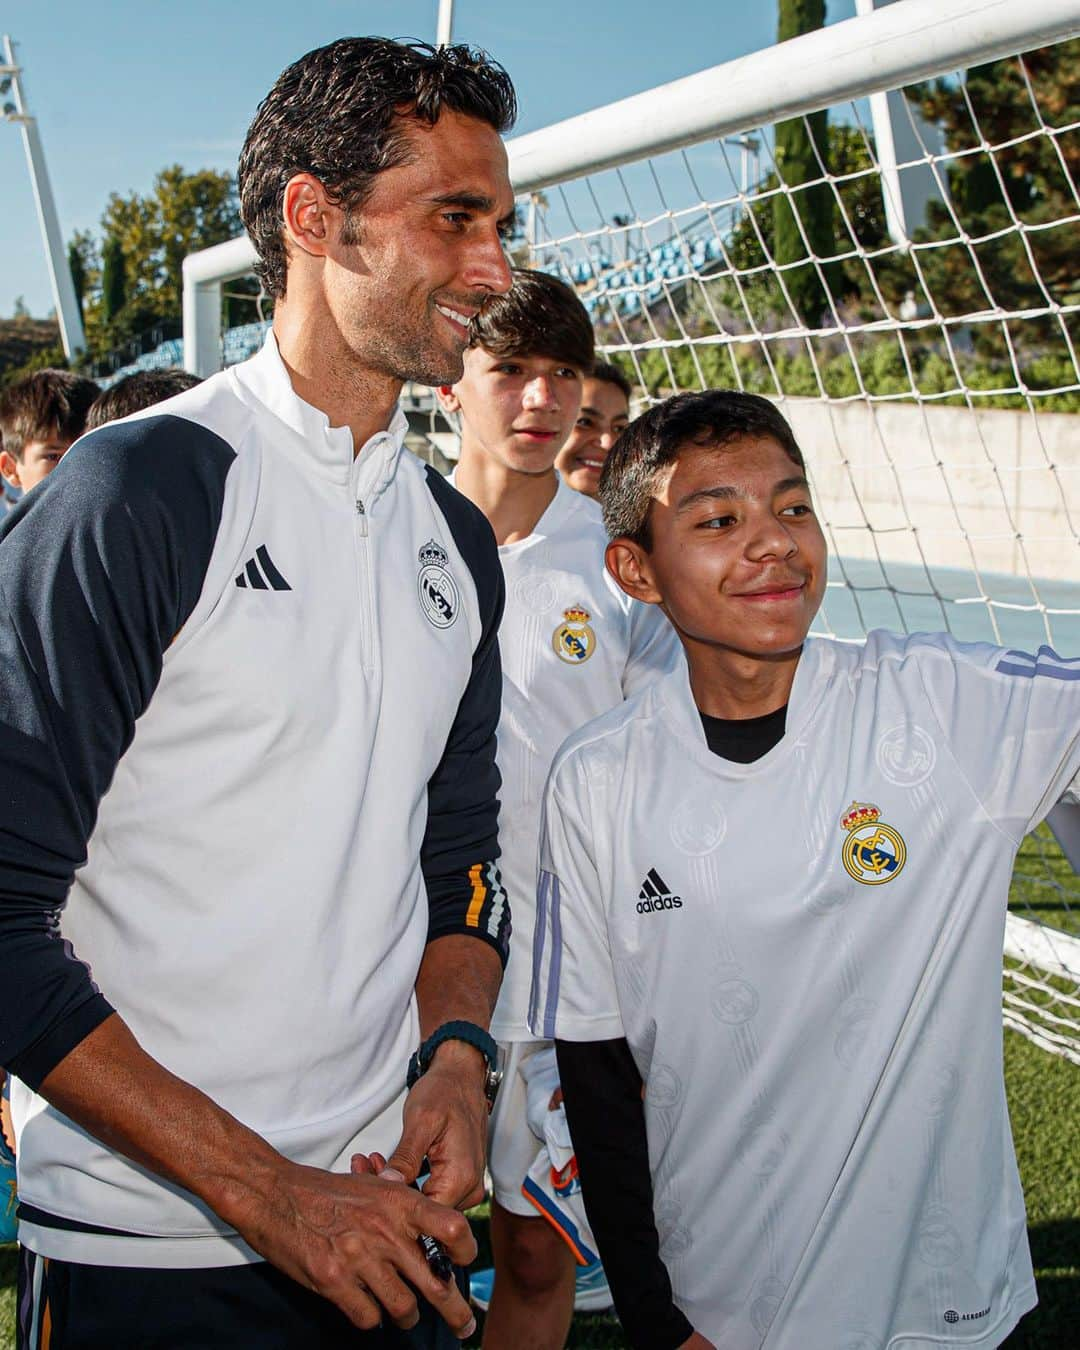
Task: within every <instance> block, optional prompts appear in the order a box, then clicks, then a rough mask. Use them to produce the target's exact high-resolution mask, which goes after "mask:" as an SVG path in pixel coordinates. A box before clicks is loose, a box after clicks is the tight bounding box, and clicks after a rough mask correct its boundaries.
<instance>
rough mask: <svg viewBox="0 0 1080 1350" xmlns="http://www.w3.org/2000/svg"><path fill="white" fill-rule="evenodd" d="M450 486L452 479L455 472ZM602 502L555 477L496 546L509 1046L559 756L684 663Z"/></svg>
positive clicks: (520, 1014) (521, 1003)
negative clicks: (519, 529) (516, 533)
mask: <svg viewBox="0 0 1080 1350" xmlns="http://www.w3.org/2000/svg"><path fill="white" fill-rule="evenodd" d="M450 481H451V482H453V475H451V476H450ZM606 546H607V533H606V532H605V530H604V524H603V520H602V517H601V513H600V507H599V506H598V505H597V504H596V502H594V501H593V500H592V499H591V498H589V497H586V496H584V495H583V494H582V493H580V492H575V491H574V489H573V488H570V487H567V485H566V484H565V483H564V482H563V481H562V479H560V480H559V486H558V489H557V491H556V493H555V496H554V498H553V499H552V501H551V504H550V505H549V506H548V508H547V510H546V511H545V512H544V514H543V515H542V516H541V517H540V519H539V521H538V522H537V524H536V528H535V529H534V530H533V532H532V534H530V535H529V536H528V538H526V539H520V540H518V541H517V542H516V543H513V544H504V545H502V546H501V547H500V549H499V561H500V562H501V563H502V569H503V575H504V577H505V578H506V609H505V611H504V612H503V619H502V625H501V626H500V628H499V650H500V654H501V657H502V671H503V707H502V716H501V718H500V720H499V751H498V765H499V772H500V773H501V774H502V780H503V781H502V790H501V792H500V794H499V799H500V802H501V810H500V812H499V845H500V848H501V856H500V858H499V869H500V872H501V873H502V879H503V884H504V886H505V888H506V893H507V896H508V898H509V901H510V911H511V914H512V916H513V934H512V936H511V938H510V960H509V962H508V964H507V967H506V974H505V976H504V977H503V984H502V990H501V992H500V994H499V1002H498V1005H497V1006H496V1009H495V1015H494V1017H493V1018H492V1024H491V1031H492V1035H493V1036H495V1037H496V1038H497V1039H499V1040H502V1041H523V1040H524V1041H527V1040H533V1039H535V1038H534V1037H533V1035H532V1033H531V1032H530V1031H529V1027H528V1021H527V1014H528V1009H529V984H530V969H529V953H530V951H531V949H532V938H533V927H534V925H535V922H536V870H537V852H538V850H537V841H538V838H539V833H540V803H541V797H542V794H543V789H544V783H545V781H546V779H547V775H548V770H549V769H550V767H551V761H552V759H554V757H555V752H556V751H557V750H558V748H559V746H560V745H562V743H563V741H565V740H566V738H567V736H569V735H570V733H571V732H572V731H575V730H577V728H578V727H580V726H582V725H583V724H584V723H585V722H587V721H589V719H590V718H592V717H596V716H597V715H598V714H600V713H602V712H606V711H607V710H608V709H609V708H613V707H615V706H616V704H619V703H621V702H622V701H623V699H625V698H627V697H629V695H631V694H634V693H636V692H637V691H638V690H639V689H641V688H643V687H644V686H645V685H646V684H648V683H650V682H651V681H652V680H655V679H656V677H657V676H658V675H659V674H666V673H667V672H668V671H670V670H671V669H672V668H673V666H674V665H675V664H676V663H678V664H679V665H682V664H683V658H682V648H681V646H680V645H679V641H678V639H677V637H676V636H675V631H674V629H673V628H672V627H671V625H670V624H669V623H668V621H667V618H666V617H665V616H664V614H663V613H662V612H661V611H660V610H659V609H658V608H657V607H656V606H655V605H644V604H641V603H640V602H639V601H636V600H631V599H630V597H629V596H628V595H626V594H625V592H623V591H621V590H620V589H619V587H618V586H617V585H616V584H615V582H614V581H613V580H612V579H611V577H610V576H609V574H608V572H607V569H606V568H605V566H604V549H605V548H606Z"/></svg>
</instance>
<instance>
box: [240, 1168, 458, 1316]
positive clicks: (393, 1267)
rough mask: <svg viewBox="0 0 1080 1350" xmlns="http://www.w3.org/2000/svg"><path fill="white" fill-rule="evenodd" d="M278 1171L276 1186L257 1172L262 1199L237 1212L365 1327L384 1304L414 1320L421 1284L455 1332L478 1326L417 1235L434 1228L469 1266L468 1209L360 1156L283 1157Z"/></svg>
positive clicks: (253, 1234) (260, 1241)
mask: <svg viewBox="0 0 1080 1350" xmlns="http://www.w3.org/2000/svg"><path fill="white" fill-rule="evenodd" d="M274 1172H275V1177H274V1186H273V1189H272V1190H270V1191H268V1190H267V1188H266V1187H264V1186H262V1185H260V1184H258V1182H256V1186H255V1188H254V1189H255V1193H256V1194H258V1195H259V1197H260V1199H259V1200H258V1201H253V1200H251V1199H250V1198H249V1199H248V1201H246V1202H245V1203H244V1204H242V1205H241V1206H240V1207H239V1210H238V1212H237V1213H236V1214H234V1215H233V1216H232V1219H233V1223H234V1224H235V1226H236V1228H237V1231H238V1232H239V1233H240V1234H241V1236H242V1237H243V1238H244V1239H245V1240H246V1241H247V1242H248V1243H249V1244H250V1245H251V1246H252V1247H254V1248H255V1250H256V1251H257V1252H259V1253H260V1255H262V1256H265V1257H266V1259H267V1260H268V1261H272V1262H273V1264H274V1265H275V1266H277V1267H278V1268H279V1269H280V1270H283V1271H284V1272H285V1273H286V1274H287V1275H290V1276H291V1277H292V1278H293V1279H294V1280H296V1281H297V1282H298V1283H299V1284H302V1285H303V1286H304V1287H305V1288H307V1289H313V1290H314V1291H315V1292H316V1293H319V1294H322V1295H323V1297H324V1298H328V1299H329V1300H330V1301H331V1302H332V1303H335V1304H336V1305H337V1306H338V1307H339V1308H340V1309H341V1311H342V1312H343V1313H344V1314H345V1316H346V1317H348V1318H349V1319H350V1321H352V1322H353V1323H355V1325H356V1326H358V1327H360V1328H362V1329H363V1330H366V1331H367V1330H371V1329H372V1328H373V1327H376V1326H378V1325H379V1323H380V1322H381V1320H382V1316H383V1311H384V1310H385V1313H386V1315H387V1316H388V1317H389V1318H390V1319H391V1320H392V1321H393V1322H394V1323H395V1324H396V1325H397V1326H399V1327H402V1328H404V1329H408V1328H409V1327H413V1326H415V1325H416V1323H417V1321H418V1320H419V1315H420V1314H419V1310H418V1308H417V1303H416V1295H415V1293H414V1292H413V1291H414V1290H415V1291H417V1292H419V1293H420V1294H421V1295H423V1297H424V1298H426V1299H427V1301H428V1302H429V1303H431V1304H432V1306H433V1307H434V1308H435V1309H436V1311H437V1312H438V1313H439V1314H440V1315H441V1316H442V1317H443V1318H444V1320H445V1321H446V1322H447V1324H448V1325H449V1326H450V1328H451V1330H453V1332H454V1333H455V1334H456V1335H457V1336H458V1337H460V1338H461V1339H465V1338H466V1337H468V1336H470V1335H472V1333H473V1331H474V1330H475V1327H476V1321H475V1318H474V1317H473V1315H472V1312H471V1310H470V1308H469V1305H468V1304H467V1303H466V1302H465V1300H464V1299H463V1298H462V1296H461V1293H460V1291H459V1290H458V1288H457V1286H456V1285H455V1284H454V1283H453V1281H451V1282H450V1283H449V1284H445V1283H443V1281H441V1280H440V1279H438V1278H437V1277H436V1276H435V1275H434V1274H433V1273H432V1272H431V1270H430V1269H429V1267H428V1264H427V1262H426V1261H425V1259H424V1255H423V1252H422V1251H421V1249H420V1247H419V1246H418V1244H417V1237H418V1236H419V1235H420V1234H421V1233H427V1234H430V1235H431V1236H432V1237H434V1238H436V1239H437V1240H438V1241H439V1242H441V1243H442V1244H443V1246H444V1247H445V1248H446V1251H447V1254H448V1255H449V1257H450V1259H451V1260H452V1261H453V1262H454V1263H455V1264H456V1265H460V1266H467V1265H468V1264H469V1262H470V1261H472V1260H473V1259H474V1258H475V1256H476V1242H475V1241H474V1239H473V1236H472V1233H471V1231H470V1229H469V1224H468V1221H467V1220H466V1219H465V1218H463V1217H462V1215H460V1214H458V1213H455V1212H454V1211H453V1210H452V1209H447V1208H446V1207H445V1206H444V1205H440V1204H437V1203H436V1202H435V1201H433V1200H431V1199H429V1198H428V1197H427V1196H424V1195H421V1194H420V1192H419V1191H415V1190H412V1189H411V1188H409V1187H406V1186H403V1185H402V1184H401V1183H400V1182H395V1181H391V1180H385V1181H384V1180H380V1179H379V1178H378V1177H377V1176H373V1175H371V1174H370V1172H369V1171H368V1169H366V1168H364V1167H363V1166H359V1165H354V1168H353V1174H352V1175H350V1176H340V1175H337V1174H335V1173H330V1172H323V1171H321V1170H320V1169H318V1168H314V1167H303V1166H301V1165H299V1164H297V1163H289V1162H284V1161H283V1162H282V1163H281V1164H280V1165H277V1166H275V1168H274ZM365 1173H367V1174H365ZM406 1281H408V1284H406V1283H405V1282H406ZM409 1285H412V1289H410V1288H409V1287H408V1286H409Z"/></svg>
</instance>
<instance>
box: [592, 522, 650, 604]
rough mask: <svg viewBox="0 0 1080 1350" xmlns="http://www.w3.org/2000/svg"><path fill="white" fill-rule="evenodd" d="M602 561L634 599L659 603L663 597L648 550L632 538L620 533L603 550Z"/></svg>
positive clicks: (646, 602) (647, 602)
mask: <svg viewBox="0 0 1080 1350" xmlns="http://www.w3.org/2000/svg"><path fill="white" fill-rule="evenodd" d="M604 563H605V565H606V566H607V570H608V571H609V572H610V573H611V575H612V577H613V578H614V579H615V581H616V582H617V583H618V585H619V586H620V587H621V588H622V590H624V591H625V592H626V594H627V595H629V596H631V597H632V598H633V599H634V600H643V601H644V602H645V604H647V605H659V604H661V603H662V602H663V599H664V597H663V596H662V595H661V594H660V592H659V590H658V589H657V586H656V582H655V580H654V578H653V570H652V559H651V558H650V557H649V554H648V551H647V550H646V549H644V548H642V546H641V545H640V544H639V543H637V542H636V541H635V540H633V539H627V538H626V537H625V535H620V537H619V538H618V539H613V540H612V541H611V543H610V544H608V546H607V548H606V549H605V551H604Z"/></svg>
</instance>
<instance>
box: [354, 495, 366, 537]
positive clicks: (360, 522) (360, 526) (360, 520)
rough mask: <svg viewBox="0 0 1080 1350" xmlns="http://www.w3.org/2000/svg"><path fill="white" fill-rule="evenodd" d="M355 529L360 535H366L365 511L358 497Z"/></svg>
mask: <svg viewBox="0 0 1080 1350" xmlns="http://www.w3.org/2000/svg"><path fill="white" fill-rule="evenodd" d="M356 517H357V519H356V528H357V530H359V532H360V533H361V534H362V535H365V536H366V535H367V532H368V527H367V511H366V510H365V509H364V503H363V502H362V501H361V500H360V498H359V497H357V499H356Z"/></svg>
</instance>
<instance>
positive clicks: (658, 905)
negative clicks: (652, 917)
mask: <svg viewBox="0 0 1080 1350" xmlns="http://www.w3.org/2000/svg"><path fill="white" fill-rule="evenodd" d="M664 909H682V896H681V895H672V893H671V890H670V888H669V887H668V884H667V882H666V881H665V880H664V878H663V877H662V876H661V875H660V873H659V872H658V871H657V870H656V868H655V867H650V868H649V871H648V874H647V876H646V877H645V880H644V881H643V882H642V883H641V890H640V891H638V905H637V912H638V913H639V914H659V913H660V911H661V910H664Z"/></svg>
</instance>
